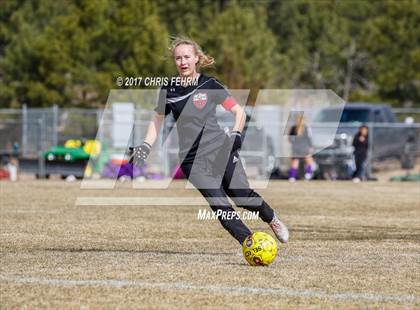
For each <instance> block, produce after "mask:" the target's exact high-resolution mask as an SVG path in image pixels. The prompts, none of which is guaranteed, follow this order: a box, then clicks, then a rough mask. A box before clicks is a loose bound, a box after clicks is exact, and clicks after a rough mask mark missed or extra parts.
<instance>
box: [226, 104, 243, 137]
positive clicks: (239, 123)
mask: <svg viewBox="0 0 420 310" xmlns="http://www.w3.org/2000/svg"><path fill="white" fill-rule="evenodd" d="M230 112H232V113H233V114H234V115H235V124H234V125H233V128H232V132H235V131H236V132H242V131H243V130H244V127H245V122H246V114H245V111H244V109H243V108H242V107H241V106H240V105H239V104H235V105H234V106H233V107H232V108H231V109H230Z"/></svg>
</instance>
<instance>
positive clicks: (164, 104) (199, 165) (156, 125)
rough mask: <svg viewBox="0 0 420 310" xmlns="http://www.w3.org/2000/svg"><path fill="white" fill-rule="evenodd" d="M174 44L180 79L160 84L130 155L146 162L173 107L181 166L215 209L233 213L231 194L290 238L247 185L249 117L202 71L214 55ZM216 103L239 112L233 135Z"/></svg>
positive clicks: (242, 229)
mask: <svg viewBox="0 0 420 310" xmlns="http://www.w3.org/2000/svg"><path fill="white" fill-rule="evenodd" d="M170 50H171V54H172V57H173V60H174V62H175V65H176V68H177V70H178V74H179V80H180V81H181V83H180V85H178V83H177V84H175V85H168V86H164V87H162V88H161V90H160V92H159V97H158V103H157V106H156V108H155V111H156V113H155V115H154V116H153V117H152V119H151V121H150V123H149V126H148V130H147V133H146V136H145V138H144V142H143V143H142V144H141V145H139V146H135V147H132V148H130V153H129V156H130V161H131V162H132V163H133V164H135V165H142V164H144V162H145V160H146V159H147V157H148V155H149V153H150V151H151V148H152V146H153V144H154V143H155V141H156V138H157V136H158V133H159V131H160V128H161V126H162V123H163V121H164V118H165V116H167V115H168V114H170V113H171V114H172V115H173V117H174V118H175V120H176V125H177V126H176V127H177V131H178V137H179V150H180V151H179V158H180V162H181V169H182V171H183V173H184V174H185V176H186V177H187V178H188V180H189V181H190V182H191V183H192V184H193V185H194V187H195V188H197V189H198V190H199V191H200V193H201V194H202V195H203V196H204V198H205V199H206V200H207V202H208V203H209V205H210V207H211V209H212V210H213V211H214V212H216V214H235V211H234V209H233V208H232V206H231V204H230V202H229V200H228V197H230V198H231V199H232V201H233V202H234V203H235V204H236V205H237V206H238V207H242V208H245V209H247V210H249V211H252V212H258V214H259V217H260V218H261V219H262V220H263V221H264V222H266V223H268V224H269V226H270V227H271V229H272V230H273V232H274V234H275V235H276V236H277V238H278V239H279V241H281V242H283V243H284V242H287V241H288V238H289V232H288V229H287V227H286V226H285V225H284V224H283V223H282V222H281V221H280V220H279V218H278V217H277V216H276V214H275V213H274V211H273V209H272V208H271V207H270V206H269V205H268V204H267V203H266V202H265V201H264V200H263V199H262V197H261V196H260V195H259V194H257V193H256V192H255V191H254V190H252V189H251V188H250V187H249V183H248V180H247V176H246V173H245V170H244V168H243V166H242V163H241V161H240V160H239V150H240V148H241V146H242V140H243V129H244V126H245V121H246V114H245V112H244V110H243V108H242V107H241V106H240V105H239V104H237V102H236V101H235V99H234V98H233V97H232V96H231V95H230V93H229V91H228V90H227V89H226V88H225V87H224V86H223V85H222V84H220V83H219V82H218V81H217V80H216V79H215V78H213V77H209V76H206V75H204V74H202V73H200V72H199V69H200V68H204V67H207V66H210V65H212V64H213V63H214V60H213V58H211V57H209V56H208V55H206V54H205V53H204V52H203V51H202V49H201V48H200V46H199V45H198V44H197V43H196V42H194V41H192V40H189V39H183V38H176V39H174V40H173V41H172V43H171V47H170ZM191 81H194V83H190V82H191ZM218 104H220V105H222V107H223V108H224V109H225V110H227V111H229V112H230V113H233V115H234V116H235V123H234V126H233V128H232V130H231V133H230V135H227V134H226V133H225V132H224V131H223V130H222V129H221V128H220V126H219V125H218V123H217V119H216V106H217V105H218ZM218 220H219V221H220V223H221V224H222V226H223V227H224V228H225V229H226V230H227V231H228V232H229V233H230V234H231V235H232V236H233V237H234V238H235V239H236V240H238V241H239V242H240V243H241V244H242V243H243V241H244V240H245V238H246V237H247V236H249V235H250V234H252V232H251V231H250V230H249V228H248V227H247V226H246V225H245V224H244V223H243V222H242V221H241V219H240V218H239V217H237V216H236V217H235V216H234V217H232V216H230V217H229V216H227V217H223V216H219V217H218Z"/></svg>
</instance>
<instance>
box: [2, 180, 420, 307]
mask: <svg viewBox="0 0 420 310" xmlns="http://www.w3.org/2000/svg"><path fill="white" fill-rule="evenodd" d="M0 186H1V197H0V199H1V200H0V203H1V223H0V232H1V238H0V258H1V265H0V268H1V270H0V288H1V291H0V292H1V295H0V298H1V299H0V308H1V309H9V308H23V309H33V308H73V309H79V308H80V309H97V308H110V309H115V308H118V309H126V308H145V309H156V308H177V309H183V308H186V307H189V308H191V309H197V308H214V309H220V308H221V307H222V306H225V307H227V308H234V309H239V308H249V309H256V308H257V309H258V308H267V309H270V308H272V309H273V308H275V309H279V308H297V307H299V308H303V307H305V308H319V307H322V308H337V307H339V308H346V309H347V308H359V307H362V308H366V307H369V308H376V307H380V308H383V307H385V308H395V307H401V308H417V309H418V308H420V186H419V184H418V183H417V184H407V183H406V184H403V183H399V184H398V183H386V182H385V183H383V182H376V183H375V182H371V183H363V184H353V183H344V182H336V183H329V182H321V181H319V182H309V183H303V182H298V183H296V184H289V183H288V182H282V181H278V182H272V183H270V186H269V187H268V188H267V189H264V190H259V192H260V194H262V195H263V196H264V198H266V200H267V201H268V202H269V203H270V204H271V205H272V207H273V208H274V209H275V210H276V211H277V212H278V214H279V215H280V216H281V217H282V218H283V219H284V221H285V222H286V223H287V224H288V225H289V227H290V231H291V240H290V242H289V243H288V244H287V246H286V247H284V246H281V247H280V250H279V257H278V258H277V260H276V262H275V263H274V264H273V265H271V266H269V267H250V266H248V265H247V264H246V263H245V260H244V259H243V257H242V254H241V252H240V247H239V245H238V244H237V242H236V241H235V240H234V239H233V238H231V237H230V236H229V235H228V234H227V232H226V231H224V230H223V229H222V228H221V226H220V224H219V223H218V222H217V221H199V220H197V212H198V209H199V208H205V207H204V206H194V205H187V206H147V205H143V206H87V205H76V204H75V202H76V199H77V197H81V196H83V197H98V196H104V197H137V196H139V195H142V196H148V197H157V198H159V197H162V196H164V195H165V196H169V197H174V196H175V197H178V198H179V197H184V196H185V197H199V194H198V193H197V192H196V191H194V190H188V189H183V183H182V182H181V183H175V184H174V185H173V186H171V188H170V189H168V190H142V191H139V190H134V189H132V188H130V187H131V185H130V184H128V183H121V184H118V185H117V188H116V189H114V190H96V191H94V190H81V189H80V183H66V182H62V181H23V182H17V183H10V182H3V183H0ZM247 223H248V224H249V225H250V227H251V228H252V229H253V230H262V231H266V232H269V233H271V231H270V230H269V229H268V226H267V225H266V224H265V223H263V222H262V221H260V220H250V221H247Z"/></svg>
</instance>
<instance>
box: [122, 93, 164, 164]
mask: <svg viewBox="0 0 420 310" xmlns="http://www.w3.org/2000/svg"><path fill="white" fill-rule="evenodd" d="M155 111H156V113H155V114H154V115H153V117H152V119H151V120H150V123H149V126H148V127H147V132H146V136H145V138H144V141H143V143H142V144H141V145H139V146H135V147H130V148H129V154H128V155H129V162H130V163H132V164H134V165H136V166H142V165H143V164H144V162H145V161H146V159H147V157H148V156H149V154H150V151H151V150H152V145H153V144H154V143H155V141H156V139H157V137H158V135H159V132H160V128H161V127H162V124H163V121H164V119H165V116H166V115H168V114H169V109H168V106H167V105H166V90H162V89H160V90H159V92H158V102H157V106H156V108H155Z"/></svg>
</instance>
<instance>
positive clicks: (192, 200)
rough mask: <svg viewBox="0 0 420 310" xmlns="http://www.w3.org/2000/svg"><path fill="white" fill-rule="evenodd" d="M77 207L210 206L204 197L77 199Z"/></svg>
mask: <svg viewBox="0 0 420 310" xmlns="http://www.w3.org/2000/svg"><path fill="white" fill-rule="evenodd" d="M75 204H76V206H172V205H180V206H197V205H202V206H206V205H208V203H207V201H206V200H205V199H204V198H202V197H77V199H76V203H75Z"/></svg>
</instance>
